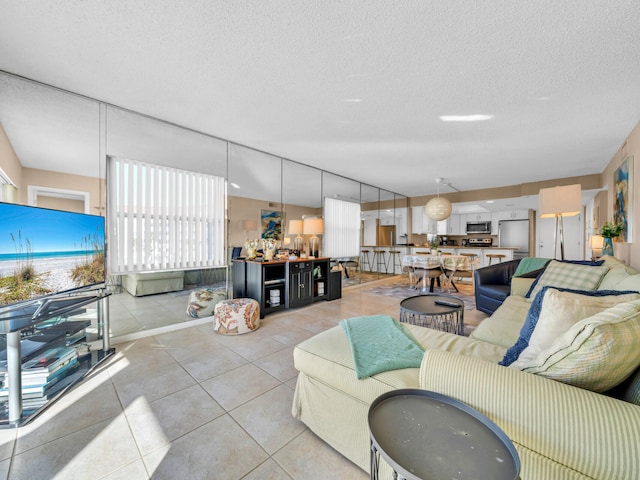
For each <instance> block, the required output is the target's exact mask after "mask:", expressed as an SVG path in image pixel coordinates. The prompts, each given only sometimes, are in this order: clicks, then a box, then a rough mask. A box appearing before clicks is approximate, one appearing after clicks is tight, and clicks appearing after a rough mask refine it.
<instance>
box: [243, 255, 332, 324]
mask: <svg viewBox="0 0 640 480" xmlns="http://www.w3.org/2000/svg"><path fill="white" fill-rule="evenodd" d="M329 265H330V263H329V258H315V259H298V260H274V261H270V262H256V261H252V260H242V259H234V260H233V296H234V297H236V298H239V297H249V298H253V299H255V300H257V301H258V303H259V304H260V317H261V318H264V316H265V315H267V314H269V313H272V312H275V311H278V310H282V309H287V308H297V307H303V306H305V305H310V304H311V303H313V302H315V301H319V300H330V299H333V298H331V297H330V295H329V292H330V291H333V290H330V285H329V282H330V278H331V277H330V275H329V271H330V267H329ZM333 278H335V277H333ZM334 290H335V289H334ZM335 298H340V297H339V296H338V297H335Z"/></svg>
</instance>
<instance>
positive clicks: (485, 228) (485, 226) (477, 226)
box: [467, 221, 491, 235]
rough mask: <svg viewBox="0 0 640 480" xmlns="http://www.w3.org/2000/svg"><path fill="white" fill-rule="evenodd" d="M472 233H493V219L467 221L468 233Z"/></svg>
mask: <svg viewBox="0 0 640 480" xmlns="http://www.w3.org/2000/svg"><path fill="white" fill-rule="evenodd" d="M471 233H491V221H486V222H467V235H468V234H471Z"/></svg>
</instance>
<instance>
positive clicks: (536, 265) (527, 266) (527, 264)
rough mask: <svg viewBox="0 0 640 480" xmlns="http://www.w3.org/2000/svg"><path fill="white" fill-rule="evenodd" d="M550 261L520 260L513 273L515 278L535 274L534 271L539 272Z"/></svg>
mask: <svg viewBox="0 0 640 480" xmlns="http://www.w3.org/2000/svg"><path fill="white" fill-rule="evenodd" d="M550 261H551V259H550V258H540V257H525V258H523V259H522V260H520V263H519V264H518V267H517V268H516V271H515V272H514V273H513V276H514V277H517V276H518V275H523V274H525V273H529V272H533V271H534V270H539V269H541V268H542V267H544V266H545V265H546V264H547V263H549V262H550Z"/></svg>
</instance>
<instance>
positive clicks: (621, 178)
mask: <svg viewBox="0 0 640 480" xmlns="http://www.w3.org/2000/svg"><path fill="white" fill-rule="evenodd" d="M632 208H633V156H628V157H627V158H625V159H624V160H623V162H622V163H621V164H620V166H619V167H618V168H617V169H616V171H615V172H614V173H613V221H614V223H623V222H624V228H623V230H622V233H620V236H619V237H618V241H619V242H631V241H632V237H631V234H632V231H633V229H632V227H633V224H632V223H633V220H632V219H633V216H632Z"/></svg>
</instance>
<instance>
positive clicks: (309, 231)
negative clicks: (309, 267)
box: [302, 217, 324, 258]
mask: <svg viewBox="0 0 640 480" xmlns="http://www.w3.org/2000/svg"><path fill="white" fill-rule="evenodd" d="M302 233H304V234H305V235H311V243H310V244H309V247H310V250H311V251H310V254H309V256H310V257H311V258H317V257H318V254H319V246H320V241H319V240H318V237H317V235H321V234H323V233H324V220H323V219H322V217H306V218H303V226H302Z"/></svg>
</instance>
